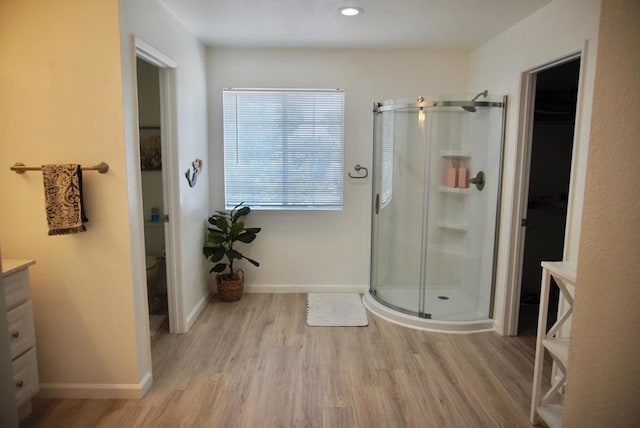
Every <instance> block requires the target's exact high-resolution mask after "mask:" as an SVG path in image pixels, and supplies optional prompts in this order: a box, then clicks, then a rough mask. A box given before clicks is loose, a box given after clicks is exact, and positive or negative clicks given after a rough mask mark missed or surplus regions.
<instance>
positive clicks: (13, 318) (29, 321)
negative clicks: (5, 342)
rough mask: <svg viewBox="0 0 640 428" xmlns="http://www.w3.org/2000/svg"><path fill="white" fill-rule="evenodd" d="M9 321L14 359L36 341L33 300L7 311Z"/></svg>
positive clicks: (12, 356)
mask: <svg viewBox="0 0 640 428" xmlns="http://www.w3.org/2000/svg"><path fill="white" fill-rule="evenodd" d="M7 321H8V324H9V338H10V339H11V358H12V359H13V358H15V357H17V356H18V355H20V354H22V353H23V352H24V351H26V350H27V349H29V348H31V347H33V345H34V344H35V343H36V338H35V331H34V328H33V310H32V309H31V302H27V303H23V304H22V305H20V306H18V307H17V308H13V309H11V310H10V311H9V312H7Z"/></svg>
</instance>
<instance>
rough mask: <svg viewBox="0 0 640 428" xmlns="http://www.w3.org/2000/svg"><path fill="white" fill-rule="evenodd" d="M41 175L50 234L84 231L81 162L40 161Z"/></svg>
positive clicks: (84, 218) (85, 220)
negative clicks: (48, 163) (58, 162)
mask: <svg viewBox="0 0 640 428" xmlns="http://www.w3.org/2000/svg"><path fill="white" fill-rule="evenodd" d="M42 178H43V180H44V197H45V207H46V210H47V223H48V225H49V235H67V234H69V233H77V232H84V231H86V230H87V229H86V227H85V226H84V224H83V223H84V222H87V221H89V219H87V217H85V215H84V206H83V204H82V170H81V169H80V165H77V164H67V165H43V166H42Z"/></svg>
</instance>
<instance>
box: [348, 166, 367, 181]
mask: <svg viewBox="0 0 640 428" xmlns="http://www.w3.org/2000/svg"><path fill="white" fill-rule="evenodd" d="M353 170H354V171H355V172H358V173H359V172H360V171H363V170H364V175H351V173H349V178H355V179H361V178H367V177H368V176H369V170H368V169H367V168H365V167H364V166H362V165H360V164H359V163H358V164H356V166H354V167H353Z"/></svg>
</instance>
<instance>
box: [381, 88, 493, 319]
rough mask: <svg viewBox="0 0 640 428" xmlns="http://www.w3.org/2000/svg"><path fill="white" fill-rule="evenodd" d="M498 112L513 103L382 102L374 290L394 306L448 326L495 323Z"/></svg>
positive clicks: (386, 303) (383, 300) (419, 100)
mask: <svg viewBox="0 0 640 428" xmlns="http://www.w3.org/2000/svg"><path fill="white" fill-rule="evenodd" d="M470 104H471V105H472V107H469V105H470ZM463 107H464V108H463ZM496 107H503V103H502V102H488V101H484V102H474V103H470V102H469V101H433V102H424V101H423V100H422V99H421V98H419V99H418V101H417V102H416V101H415V100H414V101H413V102H399V101H388V102H385V103H382V104H378V105H376V108H375V122H374V124H375V125H374V126H375V128H374V165H373V199H374V201H373V202H374V203H373V205H374V206H373V211H374V212H373V215H372V250H371V253H372V254H371V256H372V259H371V261H372V263H371V290H370V293H371V295H372V296H373V297H374V298H375V299H376V300H378V301H379V302H381V303H383V304H384V305H386V306H389V307H391V308H393V309H396V310H400V311H402V312H405V313H410V314H414V315H418V316H420V317H423V318H431V319H434V320H440V321H452V322H456V321H478V320H486V319H487V318H489V317H490V315H491V314H490V312H491V301H492V292H493V290H492V287H493V274H494V248H495V242H496V220H497V213H498V210H497V207H498V199H499V184H500V165H501V150H502V123H503V110H504V109H503V108H496Z"/></svg>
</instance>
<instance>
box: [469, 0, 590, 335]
mask: <svg viewBox="0 0 640 428" xmlns="http://www.w3.org/2000/svg"><path fill="white" fill-rule="evenodd" d="M599 16H600V0H555V1H554V2H552V3H550V4H548V5H547V6H545V7H544V8H542V9H540V10H539V11H537V12H536V13H534V14H533V15H531V16H529V17H527V18H526V19H524V20H523V21H521V22H519V23H518V24H516V25H515V26H513V27H512V28H510V29H508V30H507V31H505V32H503V33H501V34H500V35H498V36H497V37H495V38H494V39H492V40H490V41H488V42H486V43H484V44H483V45H481V46H480V47H478V48H477V49H475V50H473V51H472V52H471V54H470V59H469V86H468V88H469V91H470V92H477V91H480V90H482V89H485V88H486V89H488V90H489V93H491V94H494V95H508V96H509V110H508V118H507V127H506V142H505V154H504V159H505V163H504V175H503V187H502V191H503V193H502V205H501V216H500V218H501V224H500V239H499V252H498V266H497V272H496V287H495V296H496V299H495V306H494V318H495V319H496V324H497V329H498V331H499V332H504V328H505V325H504V321H505V306H506V301H505V296H506V291H507V287H508V286H509V284H507V282H508V278H507V275H508V272H507V271H508V262H509V242H510V240H511V238H512V235H511V230H510V225H511V222H512V219H513V199H514V191H515V177H516V174H517V171H516V157H517V148H518V144H519V142H518V135H517V133H518V128H517V126H518V118H519V114H520V101H521V100H520V95H521V94H520V85H521V75H522V73H523V72H525V71H528V70H531V69H533V68H535V67H538V66H540V65H543V64H545V63H548V62H550V61H552V60H555V59H558V58H560V57H562V56H565V55H567V54H569V53H572V52H574V51H576V50H577V49H580V48H582V46H583V44H584V42H585V41H586V42H587V45H586V46H587V48H586V52H584V55H583V57H582V62H583V64H582V75H581V83H580V84H581V88H580V90H581V95H580V96H581V100H580V101H579V103H580V104H579V106H578V112H577V127H576V144H575V145H574V155H573V178H572V182H571V191H570V192H571V194H570V202H569V204H570V205H569V212H568V215H567V222H568V225H569V227H568V229H567V234H566V238H565V259H566V260H570V261H576V260H577V258H578V240H579V236H580V222H581V213H582V196H583V194H584V189H585V187H584V181H585V169H586V154H587V148H588V138H589V129H590V118H591V104H592V98H593V82H594V76H595V59H596V52H597V42H598V39H597V36H598V22H599Z"/></svg>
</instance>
